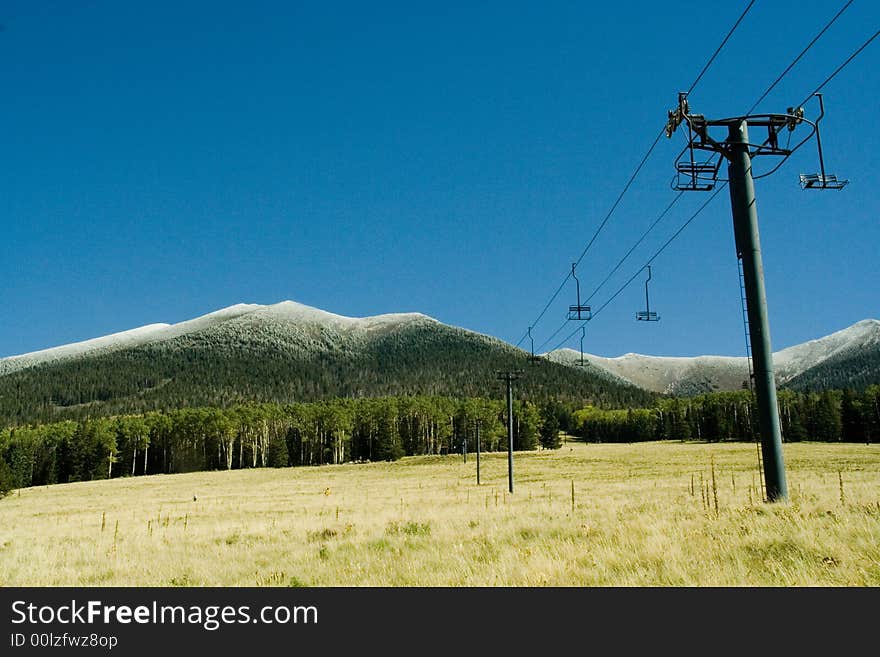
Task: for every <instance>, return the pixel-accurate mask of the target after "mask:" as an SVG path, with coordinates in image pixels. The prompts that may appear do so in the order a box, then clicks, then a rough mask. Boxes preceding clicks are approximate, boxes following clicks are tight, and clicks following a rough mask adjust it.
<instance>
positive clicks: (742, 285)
mask: <svg viewBox="0 0 880 657" xmlns="http://www.w3.org/2000/svg"><path fill="white" fill-rule="evenodd" d="M736 266H737V271H738V272H739V302H740V308H741V309H742V320H743V336H744V337H745V343H746V363H748V369H749V393H750V395H751V398H752V399H754V397H755V370H754V367H753V366H752V339H751V335H750V332H749V309H748V301H747V300H746V282H745V274H744V273H743V261H742V257H737V259H736ZM751 422H752V415H751V413H749V423H750V424H751ZM755 449H756V451H757V454H758V481H759V482H760V484H761V497H762V498H764V497H766V492H765V488H764V464H763V462H762V459H761V442H760V440H759V439H758V436H755Z"/></svg>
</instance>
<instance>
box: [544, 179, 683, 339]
mask: <svg viewBox="0 0 880 657" xmlns="http://www.w3.org/2000/svg"><path fill="white" fill-rule="evenodd" d="M682 194H684V192H679V193H678V194H677V195H676V196H675V197H674V198H673V199H672V201H671V202H670V203H669V205H667V206H666V208H665V209H664V210H663V212H661V213H660V214H659V215H658V216H657V218H656V219H655V220H654V221H653V223H652V224H651V225H650V226H648V229H647V230H646V231H645V232H644V233H642V236H641V237H639V239H638V240H637V241H636V243H635V244H633V245H632V246H631V247H630V249H629V251H627V252H626V253H625V254H624V256H623V257H622V258H621V259H620V260H618V261H617V264H616V265H614V268H613V269H612V270H611V273H609V274H608V275H607V276H606V277H605V279H604V280H603V281H602V282H601V283H599V285H597V286H596V288H595V289H594V290H593V291H592V292H591V293H590V296H588V297H587V299H586V301H584V303H589V301H590V300H591V299H592V298H593V297H594V296H596V293H597V292H598V291H599V290H600V289H602V286H603V285H605V283H607V282H608V281H609V280H611V277H612V276H614V274H616V273H617V270H618V269H620V268H621V266H622V265H623V263H624V262H626V259H627V258H629V256H631V255H632V253H633V251H635V250H636V249H637V248H638V247H639V245H640V244H641V243H642V242H644V241H645V238H646V237H647V236H648V235H649V234H650V233H651V231H652V230H654V228H655V227H656V226H657V224H659V223H660V221H661V220H662V219H663V217H665V216H666V215H667V214H669V211H670V210H672V208H673V206H674V205H675V204H676V203H677V202H678V200H679V198H681V196H682ZM567 325H568V322H567V321H566V322H563V323H562V325H561V326H560V327H559V328H558V329H556V330H555V331H554V332H553V333H552V334H551V335H550V337H548V338H547V339H546V340H544V342H542V343H541V345H540V346H539V347H538V351H540V350H541V349H543V348H544V347H545V346H546V345H547V344H549V343H550V342H551V341H552V340H553V338H555V337H556V336H557V335H559V333H560V332H561V331H562V329H564V328H565V327H566V326H567Z"/></svg>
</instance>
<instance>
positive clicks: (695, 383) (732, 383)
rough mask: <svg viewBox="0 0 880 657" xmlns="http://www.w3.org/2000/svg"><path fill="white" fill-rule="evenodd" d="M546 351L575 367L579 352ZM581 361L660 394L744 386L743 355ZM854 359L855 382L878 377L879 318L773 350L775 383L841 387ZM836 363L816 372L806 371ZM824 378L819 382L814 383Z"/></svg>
mask: <svg viewBox="0 0 880 657" xmlns="http://www.w3.org/2000/svg"><path fill="white" fill-rule="evenodd" d="M546 356H547V357H548V358H549V359H550V360H553V361H554V362H559V363H563V364H566V365H569V366H576V365H577V364H578V363H579V362H580V359H581V354H580V352H578V351H575V350H573V349H558V350H555V351H553V352H549V353H548V354H546ZM584 361H585V362H590V363H591V364H592V365H594V366H596V367H600V368H604V369H605V370H607V371H608V372H610V373H611V374H613V375H614V376H616V377H617V378H618V379H619V380H621V381H627V382H630V383H633V384H634V385H637V386H639V387H641V388H643V389H645V390H650V391H652V392H657V393H663V394H674V395H693V394H701V393H705V392H712V391H720V390H736V389H739V388H742V387H743V386H744V385H745V386H747V385H748V377H749V375H748V361H747V359H746V357H745V356H715V355H705V356H650V355H644V354H637V353H632V352H630V353H627V354H623V355H621V356H616V357H612V358H608V357H604V356H597V355H594V354H587V353H584ZM851 361H852V362H853V363H858V364H859V365H858V369H859V371H860V375H859V383H858V385H859V386H864V385H868V384H870V383H875V382H880V320H877V319H863V320H860V321H858V322H856V323H855V324H853V325H851V326H848V327H846V328H844V329H841V330H839V331H835V332H833V333H830V334H829V335H826V336H823V337H821V338H816V339H814V340H809V341H807V342H804V343H801V344H798V345H793V346H791V347H787V348H785V349H781V350H779V351H776V352H774V353H773V363H774V372H775V374H776V381H777V385H790V386H791V387H793V388H801V389H809V388H811V387H834V386H835V385H836V386H838V387H846V386H842V385H840V384H841V383H846V381H845V379H846V376H845V371H846V370H847V369H848V368H851V367H852V365H851V364H850V363H851ZM834 363H838V367H836V368H834V369H832V370H830V371H828V372H826V373H825V374H823V375H821V376H813V375H811V372H813V371H814V370H819V369H820V368H823V367H825V368H826V369H828V366H830V365H832V364H834ZM817 381H824V382H825V384H824V386H819V385H818V384H817V383H816V382H817Z"/></svg>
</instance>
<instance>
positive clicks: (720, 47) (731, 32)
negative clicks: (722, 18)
mask: <svg viewBox="0 0 880 657" xmlns="http://www.w3.org/2000/svg"><path fill="white" fill-rule="evenodd" d="M753 4H755V0H751V2H749V4H748V6H747V7H746V8H745V9H744V10H743V13H742V14H741V15H740V17H739V18H737V19H736V23H734V24H733V27H731V28H730V31H729V32H728V33H727V36H726V37H724V40H723V41H722V42H721V45H719V46H718V47H717V48H716V49H715V52H714V53H712V56H711V57H710V58H709V61H708V62H706V65H705V66H704V67H703V70H702V71H700V74H699V75H698V76H697V79H696V80H694V83H693V84H692V85H691V86H690V89H688V93H690V92H692V91H693V90H694V87H696V86H697V83H698V82H699V81H700V80H701V79H702V78H703V75H704V74H705V73H706V71H708V70H709V67H710V66H711V65H712V62H714V61H715V58H716V57H717V56H718V53H720V52H721V49H722V48H724V45H725V44H726V43H727V40H728V39H730V37H731V36H733V33H734V32H735V31H736V28H738V27H739V24H740V23H742V20H743V19H744V18H745V17H746V14H748V13H749V10H750V9H751V8H752V5H753Z"/></svg>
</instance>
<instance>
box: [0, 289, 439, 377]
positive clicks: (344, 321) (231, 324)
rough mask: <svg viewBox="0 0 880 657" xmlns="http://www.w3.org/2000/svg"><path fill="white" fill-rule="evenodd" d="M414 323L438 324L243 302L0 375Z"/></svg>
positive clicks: (322, 339) (314, 339) (319, 341)
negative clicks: (221, 343)
mask: <svg viewBox="0 0 880 657" xmlns="http://www.w3.org/2000/svg"><path fill="white" fill-rule="evenodd" d="M414 322H432V323H436V324H439V322H438V321H437V320H435V319H433V318H431V317H428V316H427V315H423V314H421V313H391V314H386V315H376V316H373V317H345V316H343V315H336V314H334V313H330V312H327V311H324V310H320V309H319V308H313V307H311V306H306V305H304V304H301V303H297V302H295V301H282V302H280V303H276V304H272V305H260V304H245V303H240V304H236V305H234V306H229V307H228V308H222V309H220V310H217V311H214V312H211V313H208V314H206V315H202V316H201V317H196V318H195V319H190V320H186V321H183V322H179V323H177V324H150V325H148V326H143V327H141V328H137V329H132V330H130V331H123V332H121V333H114V334H112V335H106V336H103V337H100V338H94V339H91V340H85V341H83V342H77V343H74V344H69V345H63V346H60V347H53V348H51V349H43V350H40V351H35V352H31V353H28V354H22V355H19V356H9V357H7V358H0V375H2V374H8V373H10V372H14V371H17V370H22V369H25V368H28V367H33V366H35V365H40V364H42V363H48V362H53V361H58V360H67V359H71V358H77V357H83V356H100V355H102V354H106V353H111V352H114V351H119V350H120V349H127V348H129V347H137V346H142V345H146V344H159V343H163V342H168V341H171V340H175V339H178V338H188V337H189V338H193V339H195V338H197V337H199V336H216V335H217V334H218V333H219V334H224V335H233V336H237V337H238V338H241V339H247V338H248V337H251V336H257V335H259V336H260V337H261V338H262V339H264V340H273V341H276V342H277V344H278V346H279V347H282V346H284V347H287V346H289V344H290V342H291V341H292V340H296V341H300V342H305V343H309V344H310V345H313V346H318V347H321V346H325V347H326V346H328V345H331V344H333V343H334V342H335V341H338V340H355V341H364V340H367V339H369V338H371V337H374V336H376V335H377V334H381V333H384V332H387V331H390V330H393V329H395V328H397V327H400V326H405V325H409V324H412V323H414Z"/></svg>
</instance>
